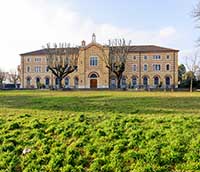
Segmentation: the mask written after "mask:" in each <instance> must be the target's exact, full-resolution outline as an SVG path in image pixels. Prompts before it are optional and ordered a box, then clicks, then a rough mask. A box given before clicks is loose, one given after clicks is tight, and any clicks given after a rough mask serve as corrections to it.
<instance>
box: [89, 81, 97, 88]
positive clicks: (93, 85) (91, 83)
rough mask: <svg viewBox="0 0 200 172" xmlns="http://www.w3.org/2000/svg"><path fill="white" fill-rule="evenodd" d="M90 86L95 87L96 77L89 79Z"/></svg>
mask: <svg viewBox="0 0 200 172" xmlns="http://www.w3.org/2000/svg"><path fill="white" fill-rule="evenodd" d="M90 88H97V79H90Z"/></svg>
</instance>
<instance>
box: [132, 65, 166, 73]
mask: <svg viewBox="0 0 200 172" xmlns="http://www.w3.org/2000/svg"><path fill="white" fill-rule="evenodd" d="M160 70H161V65H160V64H153V71H160ZM165 70H166V71H169V70H170V65H169V64H167V65H166V66H165ZM132 71H133V72H136V71H137V65H136V64H134V65H133V66H132ZM143 71H148V65H147V64H144V66H143Z"/></svg>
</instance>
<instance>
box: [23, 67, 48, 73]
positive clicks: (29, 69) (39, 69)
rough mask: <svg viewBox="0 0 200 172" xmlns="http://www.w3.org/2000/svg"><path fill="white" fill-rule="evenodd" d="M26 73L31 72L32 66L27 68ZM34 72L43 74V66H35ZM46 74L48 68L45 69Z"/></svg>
mask: <svg viewBox="0 0 200 172" xmlns="http://www.w3.org/2000/svg"><path fill="white" fill-rule="evenodd" d="M26 72H28V73H29V72H31V67H30V66H27V68H26ZM34 72H36V73H39V72H42V67H41V66H35V67H34ZM44 72H48V68H47V66H46V67H45V69H44Z"/></svg>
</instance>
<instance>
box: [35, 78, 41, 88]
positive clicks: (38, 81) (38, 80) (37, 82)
mask: <svg viewBox="0 0 200 172" xmlns="http://www.w3.org/2000/svg"><path fill="white" fill-rule="evenodd" d="M35 82H36V86H37V88H40V78H39V77H37V78H36V79H35Z"/></svg>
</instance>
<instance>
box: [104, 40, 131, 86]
mask: <svg viewBox="0 0 200 172" xmlns="http://www.w3.org/2000/svg"><path fill="white" fill-rule="evenodd" d="M130 44H131V41H129V43H128V44H126V41H125V39H114V40H109V45H108V47H109V54H108V55H107V54H106V53H105V51H104V49H103V48H102V52H103V60H104V62H105V63H106V67H107V68H108V69H109V71H110V73H111V74H114V75H115V76H116V78H117V88H121V84H120V83H121V79H122V76H123V72H124V71H125V66H126V61H127V58H128V53H129V49H130Z"/></svg>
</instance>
